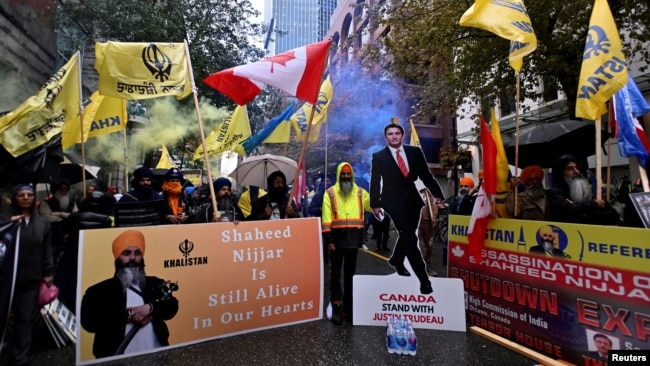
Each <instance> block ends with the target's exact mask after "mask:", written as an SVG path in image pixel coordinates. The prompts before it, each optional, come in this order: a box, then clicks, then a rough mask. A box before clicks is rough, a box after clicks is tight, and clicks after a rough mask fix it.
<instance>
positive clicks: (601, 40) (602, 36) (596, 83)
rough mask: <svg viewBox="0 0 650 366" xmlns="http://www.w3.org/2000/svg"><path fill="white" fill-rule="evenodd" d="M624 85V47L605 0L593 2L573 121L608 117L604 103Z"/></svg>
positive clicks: (625, 65)
mask: <svg viewBox="0 0 650 366" xmlns="http://www.w3.org/2000/svg"><path fill="white" fill-rule="evenodd" d="M625 84H627V64H626V63H625V55H624V54H623V45H622V44H621V37H619V34H618V29H616V23H614V17H612V12H611V10H610V9H609V5H608V4H607V0H596V2H595V3H594V9H593V10H592V12H591V18H590V19H589V31H588V32H587V41H586V42H585V49H584V53H583V54H582V67H581V68H580V80H579V81H578V96H577V98H576V117H579V118H586V119H590V120H596V119H598V118H600V117H601V116H602V115H603V114H605V113H607V106H606V104H605V103H606V102H607V101H608V100H609V98H611V97H612V95H614V94H615V93H616V92H617V91H618V90H619V89H621V88H622V87H623V86H624V85H625Z"/></svg>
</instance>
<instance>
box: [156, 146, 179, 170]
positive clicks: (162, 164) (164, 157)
mask: <svg viewBox="0 0 650 366" xmlns="http://www.w3.org/2000/svg"><path fill="white" fill-rule="evenodd" d="M171 168H178V167H177V166H176V164H174V160H173V159H172V157H171V155H169V151H167V147H166V146H165V145H162V152H161V153H160V160H158V164H157V165H156V169H171Z"/></svg>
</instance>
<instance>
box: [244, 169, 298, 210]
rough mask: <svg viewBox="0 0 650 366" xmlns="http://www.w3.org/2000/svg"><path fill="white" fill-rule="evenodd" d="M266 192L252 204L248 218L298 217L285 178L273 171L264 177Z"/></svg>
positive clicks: (279, 172)
mask: <svg viewBox="0 0 650 366" xmlns="http://www.w3.org/2000/svg"><path fill="white" fill-rule="evenodd" d="M266 187H267V193H266V194H265V195H264V196H263V197H259V198H258V199H257V201H256V202H255V203H254V204H253V208H252V210H251V214H250V217H249V220H275V219H287V218H295V217H298V211H297V209H296V204H295V202H293V200H292V199H291V198H290V197H289V195H288V194H287V193H288V189H287V178H286V177H285V176H284V173H282V172H281V171H279V170H278V171H275V172H273V173H271V174H269V176H268V177H267V179H266Z"/></svg>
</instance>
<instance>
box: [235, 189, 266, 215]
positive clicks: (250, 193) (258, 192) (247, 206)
mask: <svg viewBox="0 0 650 366" xmlns="http://www.w3.org/2000/svg"><path fill="white" fill-rule="evenodd" d="M265 194H266V191H265V190H263V189H262V188H260V187H258V186H248V189H246V190H245V191H244V192H242V194H240V195H239V199H238V200H237V207H239V209H240V210H241V212H242V215H243V217H244V219H246V220H248V219H249V216H250V215H251V211H252V210H253V204H255V202H256V201H257V199H258V198H260V197H263V196H264V195H265Z"/></svg>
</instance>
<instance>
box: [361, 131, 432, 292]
mask: <svg viewBox="0 0 650 366" xmlns="http://www.w3.org/2000/svg"><path fill="white" fill-rule="evenodd" d="M384 138H385V139H386V142H387V143H388V146H386V147H384V148H383V149H381V150H379V151H377V152H375V153H374V154H372V168H371V173H372V174H371V178H370V206H371V207H372V208H373V213H374V214H375V216H377V217H381V216H382V215H383V211H385V212H386V213H388V215H389V216H390V218H391V219H392V220H393V223H394V224H395V228H396V229H397V232H398V235H399V236H398V238H397V242H396V243H395V248H394V249H393V254H392V256H391V257H390V259H389V260H388V263H389V264H390V265H391V266H393V267H395V269H396V270H397V274H399V275H400V276H410V275H411V274H410V273H409V271H408V270H407V269H406V268H405V267H404V259H405V258H408V260H409V263H410V265H411V268H413V271H414V272H415V276H416V277H417V278H418V280H419V281H420V292H421V293H422V294H429V293H431V292H433V290H432V289H431V282H430V281H429V276H428V275H427V271H426V265H425V263H424V259H423V258H422V253H421V252H420V248H419V247H418V236H417V228H418V225H419V222H420V210H421V209H422V207H423V206H424V202H423V201H422V197H421V196H420V192H418V190H417V188H416V186H415V181H416V180H417V179H418V178H420V180H421V181H422V183H424V186H425V187H426V188H427V189H429V191H430V192H431V194H432V195H433V196H434V197H436V198H440V199H444V195H443V193H442V189H441V188H440V185H439V184H438V182H437V181H436V180H435V178H434V177H433V175H432V174H431V172H430V171H429V166H428V165H427V162H426V160H425V159H424V154H423V153H422V150H421V149H420V148H419V147H415V146H409V145H403V144H402V140H403V139H404V128H402V126H400V125H399V124H395V123H391V124H388V125H386V126H385V127H384Z"/></svg>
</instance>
